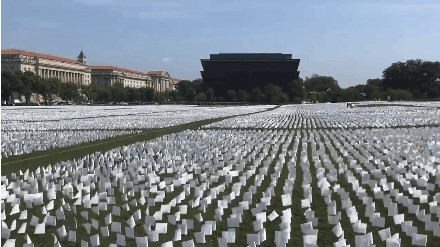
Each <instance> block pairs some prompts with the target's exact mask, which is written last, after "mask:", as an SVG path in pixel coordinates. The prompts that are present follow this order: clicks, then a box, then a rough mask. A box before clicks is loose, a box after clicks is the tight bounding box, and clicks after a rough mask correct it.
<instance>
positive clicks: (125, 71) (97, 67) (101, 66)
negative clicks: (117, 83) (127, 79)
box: [89, 65, 147, 75]
mask: <svg viewBox="0 0 440 247" xmlns="http://www.w3.org/2000/svg"><path fill="white" fill-rule="evenodd" d="M89 69H91V70H115V71H120V72H124V73H131V74H136V75H147V74H145V73H144V72H140V71H136V70H131V69H125V68H119V67H116V66H107V65H93V66H89Z"/></svg>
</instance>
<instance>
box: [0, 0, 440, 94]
mask: <svg viewBox="0 0 440 247" xmlns="http://www.w3.org/2000/svg"><path fill="white" fill-rule="evenodd" d="M439 13H440V1H438V0H412V1H409V0H364V1H360V0H334V1H328V0H314V1H308V0H279V1H275V0H273V1H267V0H264V1H262V0H240V1H238V0H230V1H225V0H125V1H121V0H70V1H59V0H39V1H34V0H2V1H1V48H2V49H11V48H13V49H22V50H27V51H34V52H42V53H47V54H51V55H57V56H62V57H67V58H72V59H76V57H77V56H78V54H79V52H80V51H81V50H83V51H84V53H85V55H86V56H87V59H88V61H87V64H89V65H113V66H118V67H123V68H127V69H133V70H138V71H143V72H146V71H149V70H166V71H168V72H169V73H170V75H171V76H172V77H175V78H179V79H185V80H193V79H196V78H200V77H201V76H200V71H201V70H202V66H201V63H200V59H202V58H209V54H212V53H229V52H277V53H288V54H293V57H294V58H299V59H300V60H301V61H300V65H299V71H300V77H302V78H305V77H309V76H311V75H312V74H319V75H325V76H332V77H334V78H335V79H336V80H337V81H338V82H339V85H340V86H341V87H343V88H346V87H349V86H353V85H357V84H365V83H366V81H367V79H373V78H380V77H381V76H382V72H383V70H384V69H385V68H387V67H388V66H390V65H391V64H392V63H393V62H397V61H401V62H405V61H406V60H408V59H422V60H428V61H439V60H440V15H439Z"/></svg>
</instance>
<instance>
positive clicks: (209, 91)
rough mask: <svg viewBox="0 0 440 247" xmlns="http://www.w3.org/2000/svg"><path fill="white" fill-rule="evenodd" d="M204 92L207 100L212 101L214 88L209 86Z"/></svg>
mask: <svg viewBox="0 0 440 247" xmlns="http://www.w3.org/2000/svg"><path fill="white" fill-rule="evenodd" d="M205 93H206V98H207V99H208V101H211V102H212V101H214V95H215V93H214V89H212V88H210V87H209V88H207V89H206V91H205Z"/></svg>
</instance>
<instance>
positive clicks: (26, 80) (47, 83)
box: [1, 71, 80, 103]
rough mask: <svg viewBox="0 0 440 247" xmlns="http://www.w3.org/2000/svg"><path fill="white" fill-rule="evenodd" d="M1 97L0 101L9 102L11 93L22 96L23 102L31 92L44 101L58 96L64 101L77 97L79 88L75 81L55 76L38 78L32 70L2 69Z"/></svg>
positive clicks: (27, 99) (29, 98) (28, 101)
mask: <svg viewBox="0 0 440 247" xmlns="http://www.w3.org/2000/svg"><path fill="white" fill-rule="evenodd" d="M1 76H2V78H1V79H2V83H1V97H2V101H5V102H6V103H11V102H12V101H13V95H14V94H16V95H17V96H18V97H19V98H21V96H24V98H25V102H26V103H30V100H31V96H32V94H39V95H41V97H43V100H44V102H46V103H47V102H51V101H52V100H53V99H54V98H56V97H58V98H61V99H63V100H66V101H72V100H74V99H78V97H79V96H80V90H79V87H78V86H77V84H75V83H62V82H61V81H60V80H59V79H56V78H44V79H42V78H40V77H38V76H36V75H35V74H34V73H33V72H30V71H26V72H22V71H2V74H1Z"/></svg>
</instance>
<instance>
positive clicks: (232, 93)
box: [226, 89, 237, 102]
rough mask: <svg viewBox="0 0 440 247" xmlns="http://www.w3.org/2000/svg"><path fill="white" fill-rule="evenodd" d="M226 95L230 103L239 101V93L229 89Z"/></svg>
mask: <svg viewBox="0 0 440 247" xmlns="http://www.w3.org/2000/svg"><path fill="white" fill-rule="evenodd" d="M226 95H227V97H228V100H229V101H231V102H235V101H237V93H236V92H235V90H232V89H229V90H228V91H226Z"/></svg>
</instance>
